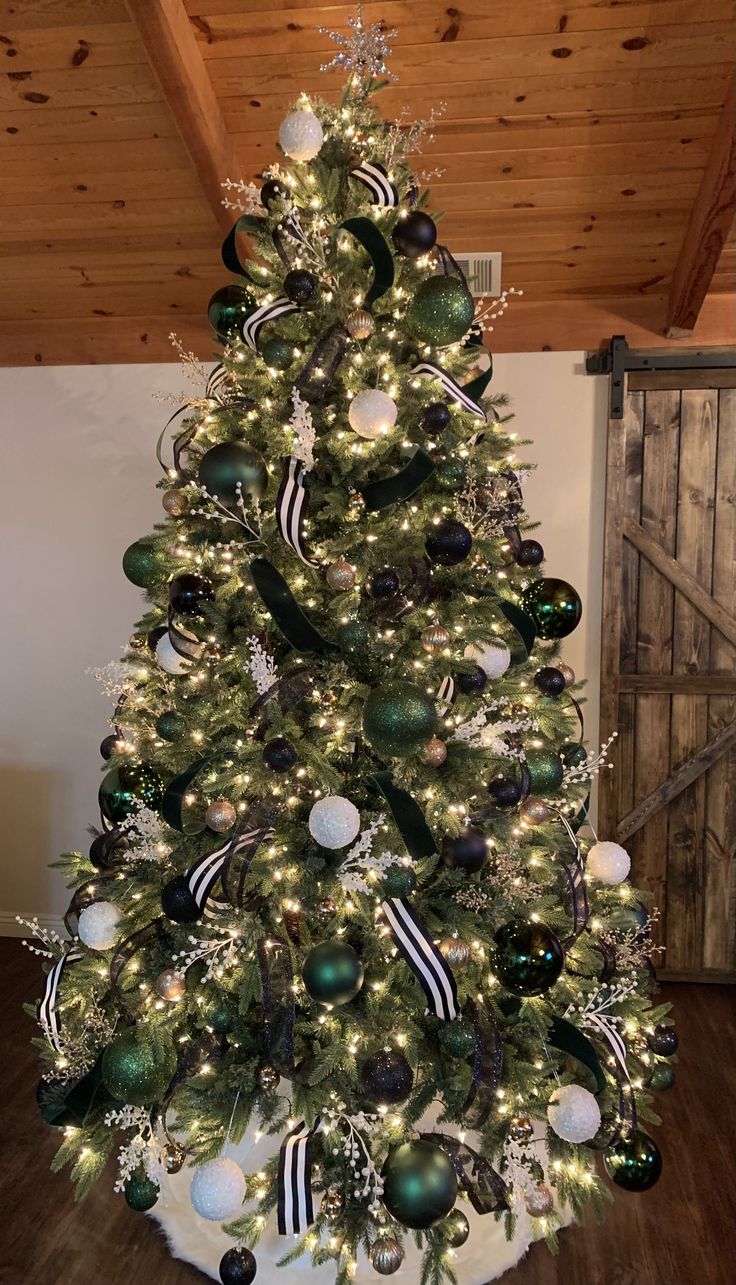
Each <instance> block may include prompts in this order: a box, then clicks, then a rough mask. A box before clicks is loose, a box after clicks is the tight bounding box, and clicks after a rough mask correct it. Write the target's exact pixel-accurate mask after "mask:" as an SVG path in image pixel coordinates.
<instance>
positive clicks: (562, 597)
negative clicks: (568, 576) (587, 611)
mask: <svg viewBox="0 0 736 1285" xmlns="http://www.w3.org/2000/svg"><path fill="white" fill-rule="evenodd" d="M521 601H522V605H523V607H524V610H525V611H528V613H529V615H530V616H531V618H532V620H533V621H534V623H535V625H536V627H537V633H538V634H539V637H540V638H567V635H568V634H571V633H572V631H573V629H576V628H577V626H578V625H579V624H580V618H581V616H582V614H583V604H582V602H581V601H580V597H579V595H578V593H577V592H576V590H575V589H573V587H572V585H569V584H568V583H567V581H566V580H554V579H552V578H549V579H544V580H535V581H534V583H533V584H530V585H528V586H527V588H526V589H525V590H524V592H523V594H522V595H521Z"/></svg>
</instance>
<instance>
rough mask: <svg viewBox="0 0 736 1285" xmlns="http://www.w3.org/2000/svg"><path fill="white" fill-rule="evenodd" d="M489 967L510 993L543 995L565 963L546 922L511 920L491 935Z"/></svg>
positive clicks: (562, 953)
mask: <svg viewBox="0 0 736 1285" xmlns="http://www.w3.org/2000/svg"><path fill="white" fill-rule="evenodd" d="M494 942H495V949H494V952H493V958H492V961H491V968H492V970H493V972H494V974H495V976H496V977H497V978H498V980H499V982H500V983H501V985H502V986H503V987H504V988H505V990H507V991H511V994H512V995H522V996H529V995H542V994H544V992H545V991H548V990H549V988H550V986H554V984H555V982H556V981H557V978H558V977H559V975H560V973H561V972H562V966H563V964H564V962H565V956H564V952H563V950H562V946H561V945H560V943H559V941H558V940H557V938H556V937H555V935H554V933H553V932H552V930H551V929H550V928H547V926H546V924H542V923H537V922H536V921H535V920H533V919H530V920H524V919H512V920H511V921H510V922H509V923H507V924H504V925H503V927H502V928H499V930H498V932H497V933H496V935H495V938H494Z"/></svg>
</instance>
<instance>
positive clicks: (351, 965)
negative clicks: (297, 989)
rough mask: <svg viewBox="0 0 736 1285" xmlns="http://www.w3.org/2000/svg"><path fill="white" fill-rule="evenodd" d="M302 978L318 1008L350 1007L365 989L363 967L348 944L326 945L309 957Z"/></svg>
mask: <svg viewBox="0 0 736 1285" xmlns="http://www.w3.org/2000/svg"><path fill="white" fill-rule="evenodd" d="M302 977H303V979H304V985H305V986H306V988H307V994H308V995H310V996H311V998H312V999H314V1000H317V1002H318V1003H319V1004H347V1003H349V1001H350V1000H351V999H354V997H355V996H356V995H357V994H358V991H359V990H360V988H361V986H362V985H363V965H362V964H361V962H360V959H359V958H358V955H357V954H356V952H355V951H354V950H353V948H352V946H349V945H348V944H347V942H343V941H323V942H320V944H319V945H318V946H315V947H314V949H313V950H310V952H309V954H308V955H307V958H306V959H305V961H304V967H303V969H302Z"/></svg>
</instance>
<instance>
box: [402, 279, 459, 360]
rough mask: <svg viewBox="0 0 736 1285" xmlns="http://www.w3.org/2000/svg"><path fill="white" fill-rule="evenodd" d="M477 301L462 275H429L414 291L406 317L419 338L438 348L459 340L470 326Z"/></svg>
mask: <svg viewBox="0 0 736 1285" xmlns="http://www.w3.org/2000/svg"><path fill="white" fill-rule="evenodd" d="M474 316H475V304H474V303H473V296H472V294H471V293H470V291H469V290H468V287H467V286H466V285H465V284H464V283H463V282H462V281H461V280H460V278H459V277H444V276H441V277H429V278H428V279H427V280H426V281H423V282H422V284H421V285H420V286H419V288H418V289H417V290H416V291H415V293H414V297H413V299H412V301H411V303H410V304H409V307H408V309H407V313H406V319H407V322H408V324H409V328H410V329H411V330H412V331H413V332H414V334H415V335H416V336H417V338H418V339H421V340H423V341H424V343H427V344H433V345H434V347H435V348H444V347H445V346H446V345H447V344H454V343H457V341H458V340H459V339H462V337H463V335H464V334H465V333H466V332H467V331H468V329H469V328H470V324H471V322H472V320H473V317H474Z"/></svg>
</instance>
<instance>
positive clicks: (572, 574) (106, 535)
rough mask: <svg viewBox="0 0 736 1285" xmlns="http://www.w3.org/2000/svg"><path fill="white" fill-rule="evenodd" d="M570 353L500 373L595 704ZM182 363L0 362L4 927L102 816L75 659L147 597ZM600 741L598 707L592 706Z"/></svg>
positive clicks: (509, 361)
mask: <svg viewBox="0 0 736 1285" xmlns="http://www.w3.org/2000/svg"><path fill="white" fill-rule="evenodd" d="M603 382H604V381H602V380H600V379H592V378H588V377H586V376H585V375H584V374H583V366H582V355H581V354H577V353H531V354H530V353H525V354H512V355H509V354H505V355H503V356H500V357H498V358H497V359H496V374H495V376H494V381H493V384H494V388H499V389H505V390H506V391H508V392H509V394H510V395H511V397H512V400H513V406H514V410H515V412H516V415H517V423H516V425H515V427H517V428H518V430H519V433H520V435H521V436H525V437H526V436H528V437H533V438H534V439H535V445H534V448H533V450H532V448H529V458H533V459H536V461H537V462H538V465H539V468H538V471H537V473H536V474H534V475H533V477H532V479H531V480H530V481H529V483H528V485H527V487H526V500H527V506H528V509H529V511H530V513H532V514H533V515H534V516H536V517H538V518H540V519H541V521H542V524H543V525H542V527H541V529H540V531H539V536H540V539H541V540H542V542H543V544H544V547H545V551H546V554H547V560H548V563H547V565H548V569H549V574H551V575H558V576H561V577H563V578H565V579H568V580H570V581H571V582H572V583H573V584H574V585H576V587H577V588H578V589H579V591H580V593H581V594H582V596H583V600H584V604H585V614H584V617H583V624H582V625H581V627H580V628H579V629H578V630H577V631H576V632H575V633H574V634H573V635H572V636H571V637H570V638H569V639H568V640H567V642H566V644H565V649H564V655H565V658H566V659H567V660H568V662H569V663H570V664H571V665H572V666H573V668H574V669H575V670H576V672H577V674H578V675H579V676H582V675H583V674H586V673H587V675H588V676H589V677H590V679H591V682H590V688H589V695H590V710H591V714H592V713H593V711H596V710H597V670H598V655H599V646H600V624H599V620H600V566H601V549H602V521H603V481H604V457H605V389H604V387H603V386H602V385H603ZM183 387H184V380H183V376H182V374H181V371H180V369H179V367H178V366H176V365H166V366H86V367H57V368H55V369H41V370H33V369H22V370H9V369H5V370H0V405H1V406H2V407H3V408H4V411H5V426H4V430H3V445H2V492H1V494H2V504H1V506H0V586H1V587H2V606H3V612H2V629H1V630H0V652H1V656H2V659H1V663H0V710H1V713H0V836H2V855H1V857H0V861H1V866H0V868H1V870H2V883H1V884H0V932H3V931H5V932H12V931H14V930H15V925H14V916H15V915H16V914H22V915H25V916H28V915H30V914H32V913H35V914H39V916H54V915H59V914H61V913H62V911H63V910H64V908H65V906H66V903H67V900H68V897H67V895H66V894H65V891H64V887H63V883H62V880H61V879H60V878H59V877H58V875H57V874H56V872H53V871H49V870H47V868H46V865H47V862H48V861H50V860H53V859H54V858H55V856H56V855H57V854H58V853H59V852H62V851H65V850H68V849H74V848H81V849H83V850H84V848H85V847H86V844H87V836H86V829H87V826H88V825H89V824H90V823H94V822H95V821H96V820H97V818H98V812H97V808H96V794H97V788H98V785H99V779H100V776H99V768H100V766H101V760H100V757H99V752H98V746H99V742H100V740H101V739H102V737H103V736H104V735H105V734H106V732H107V731H108V730H109V729H108V728H107V724H106V718H107V716H108V714H109V711H110V700H109V699H108V698H107V697H105V696H104V695H103V694H102V692H101V689H100V687H99V685H98V684H97V683H96V682H95V680H94V679H93V678H92V677H91V676H89V675H87V674H85V670H86V669H87V668H88V667H90V666H97V665H104V664H105V663H106V662H107V661H108V660H111V659H114V658H116V657H117V656H118V655H119V654H120V649H121V647H122V646H123V644H124V643H125V640H126V639H127V637H128V635H129V634H130V633H131V630H132V625H133V622H134V621H135V619H136V618H137V617H138V615H139V614H140V612H141V604H142V597H141V594H140V593H139V591H138V590H136V589H134V588H133V587H132V586H131V585H129V584H128V582H127V580H126V579H125V578H124V576H123V574H122V570H121V567H120V558H121V555H122V552H123V550H124V549H125V547H126V546H127V545H128V544H129V543H130V542H131V541H132V540H134V539H135V538H136V537H138V536H139V535H142V534H144V533H145V532H146V531H148V530H149V529H150V527H151V525H152V524H153V522H154V521H156V520H158V518H159V517H160V514H161V507H160V496H159V493H158V492H157V491H156V490H155V489H154V488H155V482H156V481H157V479H158V465H157V464H156V461H155V456H154V445H155V440H156V437H157V435H158V432H159V431H160V429H161V427H162V426H163V423H164V422H165V419H166V418H167V417H168V415H169V413H170V409H169V408H168V405H167V404H166V403H164V404H162V403H160V402H157V401H155V400H154V398H153V394H154V393H155V392H160V391H162V392H171V393H176V394H178V393H180V392H181V391H182V389H183ZM588 721H589V735H590V738H591V740H595V737H596V734H597V729H596V722H597V719H596V718H595V717H590V718H589V720H588Z"/></svg>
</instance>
